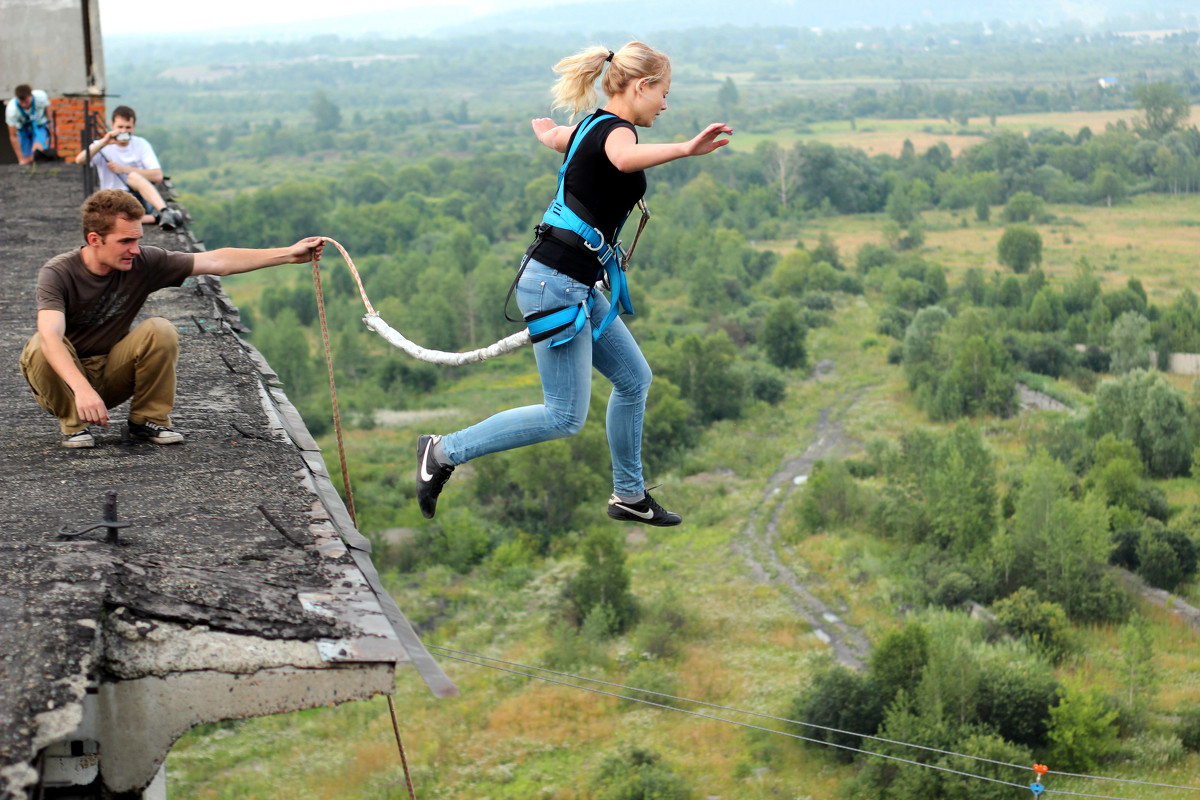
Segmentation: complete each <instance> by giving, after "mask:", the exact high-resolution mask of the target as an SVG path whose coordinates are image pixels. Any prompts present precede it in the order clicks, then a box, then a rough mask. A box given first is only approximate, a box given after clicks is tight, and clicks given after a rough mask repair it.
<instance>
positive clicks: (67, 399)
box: [21, 189, 324, 447]
mask: <svg viewBox="0 0 1200 800" xmlns="http://www.w3.org/2000/svg"><path fill="white" fill-rule="evenodd" d="M82 210H83V235H84V239H85V240H86V244H84V245H83V247H81V248H79V249H78V250H73V251H71V252H69V253H63V254H62V255H59V256H55V257H54V258H52V259H50V261H48V262H47V263H46V265H45V266H43V267H42V269H41V271H40V272H38V281H37V333H36V334H34V336H33V337H32V338H31V339H30V340H29V342H28V343H26V345H25V349H24V351H23V352H22V353H21V373H22V374H23V375H24V376H25V380H26V381H28V383H29V388H30V389H32V390H33V396H34V398H35V399H36V400H37V402H38V405H40V406H41V407H42V408H44V409H46V410H47V411H49V412H50V413H51V414H53V415H54V416H56V417H58V423H59V428H60V430H61V432H62V444H63V446H64V447H92V446H94V445H95V438H94V437H93V435H92V432H91V431H90V430H89V429H88V426H89V425H100V426H105V427H106V426H107V425H108V421H109V420H108V410H109V409H110V408H113V407H115V406H118V405H120V404H121V403H123V402H125V401H126V400H128V399H130V398H133V399H132V402H131V404H130V408H129V434H130V436H132V437H134V438H137V439H143V440H145V441H148V442H153V443H154V444H178V443H179V442H181V441H183V436H182V434H180V433H179V432H177V431H174V430H172V429H171V418H170V415H171V409H172V408H174V406H175V362H176V360H177V359H178V356H179V333H178V331H177V330H176V329H175V326H174V325H172V324H171V323H170V322H169V321H167V320H165V319H163V318H161V317H151V318H150V319H146V320H144V321H142V322H141V323H139V324H138V325H137V326H134V327H133V329H132V330H131V329H130V326H131V325H133V321H134V319H135V318H136V317H137V315H138V312H139V311H141V308H142V305H143V304H144V303H145V302H146V298H147V297H149V296H150V294H151V293H152V292H154V291H157V290H158V289H162V288H165V287H167V286H179V285H181V284H182V283H183V281H184V280H185V279H186V278H188V277H189V276H191V275H236V274H239V273H242V272H250V271H252V270H256V269H262V268H263V267H273V266H276V265H279V264H303V263H307V262H309V261H312V260H313V258H314V257H315V258H320V255H321V250H322V248H323V246H324V243H323V242H322V240H321V239H320V237H316V236H313V237H309V238H306V239H301V240H300V241H298V242H296V243H295V244H294V245H292V246H290V247H280V248H276V249H268V250H245V249H240V248H233V247H226V248H222V249H220V250H213V251H211V252H207V253H176V252H172V251H169V250H163V249H161V248H158V247H149V246H147V247H141V246H139V244H138V242H139V241H140V240H141V238H142V222H141V220H142V213H143V211H144V209H143V208H142V204H141V202H139V201H138V200H137V198H135V197H134V196H133V195H132V194H130V193H129V192H125V191H120V190H112V189H102V190H100V191H98V192H96V193H95V194H93V195H92V196H91V197H89V198H88V199H87V200H86V201H84V204H83V209H82Z"/></svg>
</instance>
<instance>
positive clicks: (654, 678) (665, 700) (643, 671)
mask: <svg viewBox="0 0 1200 800" xmlns="http://www.w3.org/2000/svg"><path fill="white" fill-rule="evenodd" d="M625 685H626V686H630V687H634V688H632V689H628V690H624V691H622V694H623V695H624V696H625V698H627V699H623V700H621V705H622V706H623V707H625V708H635V707H637V708H640V707H642V706H643V704H645V703H657V704H658V705H660V706H677V705H678V704H679V701H678V700H675V699H673V698H675V697H678V696H679V684H678V681H676V680H675V674H674V673H673V672H672V671H671V670H669V669H668V668H666V667H665V666H663V665H662V664H659V663H657V662H654V661H642V662H640V663H639V664H638V665H637V666H636V667H634V669H633V671H632V672H630V673H629V677H628V678H626V680H625ZM667 695H669V696H667Z"/></svg>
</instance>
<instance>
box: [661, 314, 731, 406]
mask: <svg viewBox="0 0 1200 800" xmlns="http://www.w3.org/2000/svg"><path fill="white" fill-rule="evenodd" d="M736 358H737V351H736V349H735V347H734V345H733V341H732V340H731V339H730V338H729V334H728V333H726V332H725V331H723V330H720V331H717V332H716V333H713V334H710V335H708V336H706V337H705V338H704V339H701V338H700V337H698V336H696V335H695V334H690V335H688V336H685V337H683V339H681V340H680V341H679V342H677V343H676V344H675V345H674V346H673V347H671V352H670V356H669V358H668V360H667V363H666V364H663V365H661V367H660V365H655V372H661V373H662V374H664V375H666V376H667V378H668V379H669V380H670V381H671V382H672V383H673V384H675V385H676V386H678V387H679V391H680V394H681V395H682V396H683V398H684V399H685V400H687V401H688V402H689V403H690V404H691V406H692V408H693V409H694V410H695V414H696V418H697V421H698V422H699V423H700V424H702V425H707V424H710V423H712V422H715V421H716V420H721V419H737V418H738V417H740V416H741V415H742V411H743V408H744V406H745V402H746V386H745V381H744V379H743V378H742V377H741V375H740V374H739V373H738V372H737V371H736V370H735V369H734V363H735V361H736Z"/></svg>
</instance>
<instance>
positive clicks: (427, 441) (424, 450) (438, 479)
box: [417, 435, 454, 519]
mask: <svg viewBox="0 0 1200 800" xmlns="http://www.w3.org/2000/svg"><path fill="white" fill-rule="evenodd" d="M441 438H442V437H441V436H431V435H423V436H419V437H417V505H418V506H420V507H421V513H422V514H424V515H425V519H433V515H434V512H435V511H437V499H438V495H439V494H441V493H442V487H443V486H445V485H446V481H448V480H450V473H452V472H454V467H453V466H445V467H444V466H442V465H441V464H439V463H438V461H437V459H436V458H434V457H433V446H434V445H435V444H437V443H438V442H439V441H440V440H441Z"/></svg>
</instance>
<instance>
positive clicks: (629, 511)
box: [608, 492, 683, 528]
mask: <svg viewBox="0 0 1200 800" xmlns="http://www.w3.org/2000/svg"><path fill="white" fill-rule="evenodd" d="M608 515H609V516H610V517H612V518H613V519H618V520H621V521H622V522H641V523H644V524H646V525H657V526H659V527H660V528H669V527H671V526H672V525H678V524H679V523H681V522H683V517H681V516H679V515H678V514H676V513H674V512H672V511H667V510H666V509H665V508H663V507H662V506H660V505H659V504H658V503H657V502H655V500H654V498H653V497H651V496H650V493H649V492H646V496H645V497H643V498H642V499H641V500H639V501H638V502H636V503H626V502H623V501H622V500H621V498H619V497H617V496H616V495H615V494H614V495H613V496H612V497H610V498H608Z"/></svg>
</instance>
